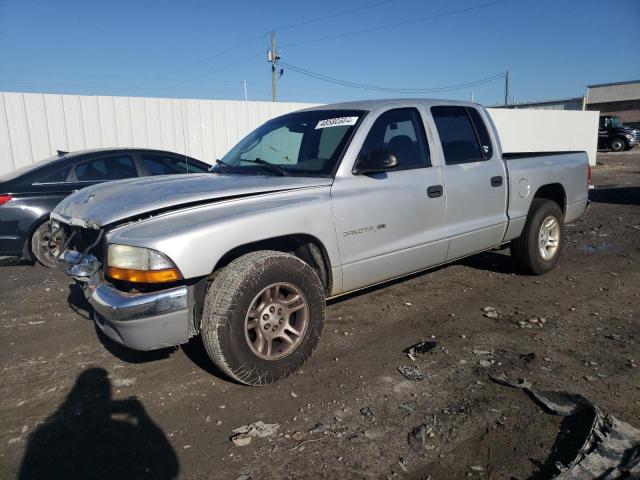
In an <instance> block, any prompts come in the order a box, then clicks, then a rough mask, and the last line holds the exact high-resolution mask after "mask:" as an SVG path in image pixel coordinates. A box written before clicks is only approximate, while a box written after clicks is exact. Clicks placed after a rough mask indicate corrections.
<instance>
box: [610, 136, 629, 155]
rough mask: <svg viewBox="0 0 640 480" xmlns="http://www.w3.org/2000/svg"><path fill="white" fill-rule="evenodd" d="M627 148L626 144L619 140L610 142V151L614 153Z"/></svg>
mask: <svg viewBox="0 0 640 480" xmlns="http://www.w3.org/2000/svg"><path fill="white" fill-rule="evenodd" d="M626 148H627V143H626V142H625V141H624V140H622V139H621V138H614V139H613V140H611V150H613V151H614V152H622V151H623V150H625V149H626Z"/></svg>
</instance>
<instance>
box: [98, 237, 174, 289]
mask: <svg viewBox="0 0 640 480" xmlns="http://www.w3.org/2000/svg"><path fill="white" fill-rule="evenodd" d="M106 273H107V277H110V278H113V279H114V280H125V281H128V282H135V283H165V282H174V281H176V280H181V279H182V274H181V273H180V271H179V270H178V269H177V268H176V266H175V265H174V264H173V262H172V261H171V260H169V258H168V257H167V256H166V255H164V254H163V253H160V252H158V251H156V250H152V249H150V248H142V247H130V246H129V245H117V244H111V245H109V249H108V250H107V272H106Z"/></svg>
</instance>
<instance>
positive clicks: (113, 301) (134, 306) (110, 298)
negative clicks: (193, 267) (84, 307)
mask: <svg viewBox="0 0 640 480" xmlns="http://www.w3.org/2000/svg"><path fill="white" fill-rule="evenodd" d="M84 292H85V296H86V297H87V300H88V301H89V303H90V304H91V306H92V307H93V309H94V310H95V311H96V313H97V314H98V315H100V316H101V317H102V318H104V319H106V320H110V321H114V322H121V321H127V320H135V319H137V318H147V317H156V316H158V315H165V314H168V313H174V312H180V311H184V312H185V314H186V312H187V308H188V307H187V287H184V286H181V287H174V288H168V289H166V290H160V291H157V292H150V293H126V292H122V291H120V290H118V289H116V288H114V287H112V286H111V285H109V284H108V283H105V282H104V280H102V275H101V274H100V273H96V274H94V275H93V276H92V277H91V278H90V279H89V281H88V282H87V284H86V286H85V288H84Z"/></svg>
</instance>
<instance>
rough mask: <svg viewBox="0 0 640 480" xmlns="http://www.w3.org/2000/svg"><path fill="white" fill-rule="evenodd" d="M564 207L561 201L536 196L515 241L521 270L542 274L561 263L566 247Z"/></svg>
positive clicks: (515, 256)
mask: <svg viewBox="0 0 640 480" xmlns="http://www.w3.org/2000/svg"><path fill="white" fill-rule="evenodd" d="M562 218H563V215H562V210H560V207H559V206H558V204H557V203H555V202H553V201H551V200H546V199H542V198H536V199H534V200H533V202H532V203H531V209H530V210H529V215H528V216H527V221H526V223H525V226H524V230H523V231H522V235H520V237H519V238H516V239H515V240H512V241H511V256H512V257H513V259H514V260H515V262H516V265H517V266H518V267H519V269H520V271H522V272H523V273H527V274H532V275H542V274H544V273H547V272H548V271H550V270H551V269H552V268H553V267H554V266H555V264H556V263H557V262H558V258H559V257H560V252H561V250H562V246H563V233H564V223H563V220H562Z"/></svg>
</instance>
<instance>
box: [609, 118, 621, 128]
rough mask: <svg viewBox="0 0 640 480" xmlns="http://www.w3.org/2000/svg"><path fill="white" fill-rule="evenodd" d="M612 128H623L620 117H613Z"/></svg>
mask: <svg viewBox="0 0 640 480" xmlns="http://www.w3.org/2000/svg"><path fill="white" fill-rule="evenodd" d="M611 126H612V127H615V128H619V127H622V126H623V125H622V122H621V121H620V117H611Z"/></svg>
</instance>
